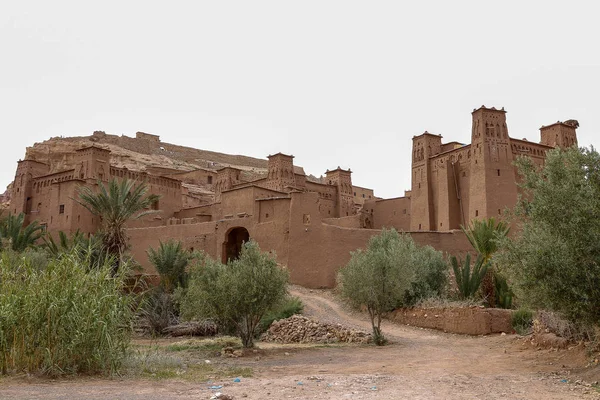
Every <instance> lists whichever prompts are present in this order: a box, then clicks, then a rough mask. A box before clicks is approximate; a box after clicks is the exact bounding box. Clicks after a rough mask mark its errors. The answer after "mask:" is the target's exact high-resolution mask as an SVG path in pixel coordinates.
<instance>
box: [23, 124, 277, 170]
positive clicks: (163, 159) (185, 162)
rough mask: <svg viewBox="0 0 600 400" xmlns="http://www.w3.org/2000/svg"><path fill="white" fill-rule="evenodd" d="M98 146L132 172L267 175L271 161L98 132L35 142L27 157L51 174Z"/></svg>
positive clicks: (114, 163) (115, 162)
mask: <svg viewBox="0 0 600 400" xmlns="http://www.w3.org/2000/svg"><path fill="white" fill-rule="evenodd" d="M92 144H95V145H97V146H100V147H103V148H106V149H108V150H110V151H111V164H113V165H116V166H118V167H127V168H129V169H131V170H136V171H145V170H147V169H148V168H151V167H156V168H166V169H172V170H178V171H192V170H195V169H208V170H212V171H216V170H218V169H220V168H222V167H225V166H232V167H235V168H239V169H242V170H244V171H254V172H255V173H257V174H259V175H262V174H264V173H266V168H267V160H266V159H265V160H261V159H258V158H252V157H247V156H241V155H231V154H223V153H217V152H213V151H206V150H199V149H194V148H191V147H185V146H179V145H175V144H171V143H163V142H159V141H158V140H157V141H153V140H148V139H143V138H132V137H128V136H124V135H123V136H117V135H110V134H106V133H104V132H99V131H97V132H94V134H92V135H90V136H77V137H54V138H51V139H49V140H46V141H43V142H41V143H35V144H34V145H33V146H31V147H28V148H27V150H26V155H25V157H26V158H32V159H35V160H38V161H41V162H44V163H46V164H49V165H50V169H51V172H55V171H60V170H63V169H67V168H70V167H72V165H71V162H72V160H73V156H74V154H75V150H77V149H80V148H82V147H85V146H90V145H92Z"/></svg>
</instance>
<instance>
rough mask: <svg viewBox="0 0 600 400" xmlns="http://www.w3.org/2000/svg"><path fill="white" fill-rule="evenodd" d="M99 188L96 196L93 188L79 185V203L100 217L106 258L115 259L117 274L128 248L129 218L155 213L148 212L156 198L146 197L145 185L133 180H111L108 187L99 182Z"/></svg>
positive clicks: (100, 233)
mask: <svg viewBox="0 0 600 400" xmlns="http://www.w3.org/2000/svg"><path fill="white" fill-rule="evenodd" d="M98 189H99V190H98V193H95V192H94V191H93V190H92V188H90V187H88V186H82V187H81V188H80V189H79V200H78V203H79V204H81V205H82V206H83V207H85V208H86V209H87V210H88V211H90V212H91V213H92V214H94V215H96V216H98V217H100V220H101V227H100V231H99V235H100V238H101V240H102V246H103V248H104V251H105V252H106V253H107V254H108V255H111V256H113V257H114V258H115V262H116V264H115V272H116V271H117V269H118V268H119V266H120V265H121V263H122V262H123V255H124V253H125V250H126V249H127V235H126V233H125V223H127V221H129V220H130V219H138V218H141V217H143V216H145V215H148V214H153V213H156V212H158V211H155V210H149V209H148V208H150V206H151V205H152V204H154V203H155V202H156V201H158V196H157V195H154V194H150V195H146V194H147V192H148V186H147V185H146V184H145V183H140V184H138V185H136V182H135V181H131V180H128V179H123V180H121V181H118V180H116V179H113V180H111V181H110V182H109V183H108V187H106V186H104V184H103V183H102V182H100V181H98Z"/></svg>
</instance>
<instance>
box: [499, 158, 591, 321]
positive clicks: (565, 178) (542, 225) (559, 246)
mask: <svg viewBox="0 0 600 400" xmlns="http://www.w3.org/2000/svg"><path fill="white" fill-rule="evenodd" d="M517 166H518V168H519V172H520V173H521V175H522V177H523V179H522V182H523V183H522V185H521V187H522V190H523V196H522V197H521V198H520V200H519V202H518V204H517V206H516V207H515V210H514V214H515V217H516V220H517V222H518V223H519V225H520V228H521V229H519V231H518V233H517V234H516V235H515V236H514V237H512V238H506V239H505V240H504V241H503V245H502V249H501V252H500V253H499V254H498V255H497V257H496V260H497V261H498V265H499V266H501V267H502V268H503V269H504V270H505V271H506V272H508V273H509V274H510V277H511V282H513V288H514V290H515V292H516V295H517V297H518V298H519V302H520V303H522V304H523V305H524V306H528V307H531V308H534V309H545V310H549V311H555V312H558V313H561V314H562V315H564V316H566V317H567V318H568V319H569V320H570V321H572V322H575V323H577V324H579V325H588V326H591V325H597V324H598V321H600V154H598V152H597V151H596V150H595V149H593V148H590V149H586V148H581V149H578V148H577V147H572V148H569V149H566V150H563V149H555V150H551V151H549V152H548V153H547V158H546V162H545V164H544V167H543V168H542V169H540V168H539V167H537V166H536V165H535V164H534V163H533V162H532V161H531V160H530V159H526V158H520V159H518V160H517Z"/></svg>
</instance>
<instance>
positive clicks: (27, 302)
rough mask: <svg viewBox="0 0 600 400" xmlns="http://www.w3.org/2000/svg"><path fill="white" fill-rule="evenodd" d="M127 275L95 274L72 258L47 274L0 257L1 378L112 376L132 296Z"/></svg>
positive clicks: (125, 339) (54, 262) (55, 263)
mask: <svg viewBox="0 0 600 400" xmlns="http://www.w3.org/2000/svg"><path fill="white" fill-rule="evenodd" d="M125 274H126V271H125V269H120V270H119V272H118V273H117V274H114V275H113V273H111V262H110V261H107V262H106V263H105V264H104V265H102V266H101V267H100V268H97V269H92V270H90V269H89V263H88V262H86V261H85V260H82V259H81V257H80V256H79V255H78V254H76V253H75V252H73V253H72V254H66V255H63V256H61V257H59V258H54V259H51V260H49V262H48V264H47V266H45V268H39V267H36V266H35V265H33V263H32V261H31V260H30V259H29V258H28V257H26V256H22V257H19V256H15V255H14V254H12V255H11V254H7V253H2V254H0V372H1V373H2V374H9V373H20V372H26V373H34V374H46V375H53V376H54V375H63V374H75V373H86V374H93V373H107V374H110V373H115V372H117V371H118V369H119V367H120V365H121V362H122V360H123V359H124V357H125V356H126V354H127V350H128V346H129V343H130V333H131V325H132V316H133V313H132V309H131V304H132V302H131V298H130V297H129V296H128V295H125V294H124V291H123V288H124V280H125Z"/></svg>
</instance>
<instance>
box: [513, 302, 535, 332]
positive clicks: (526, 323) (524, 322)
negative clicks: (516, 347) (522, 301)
mask: <svg viewBox="0 0 600 400" xmlns="http://www.w3.org/2000/svg"><path fill="white" fill-rule="evenodd" d="M511 324H512V327H513V329H514V330H515V331H516V332H517V333H518V334H519V335H526V334H527V333H529V332H530V331H531V327H532V326H533V313H532V312H531V311H530V310H527V309H522V308H521V309H518V310H517V311H515V312H514V313H513V314H512V316H511Z"/></svg>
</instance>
